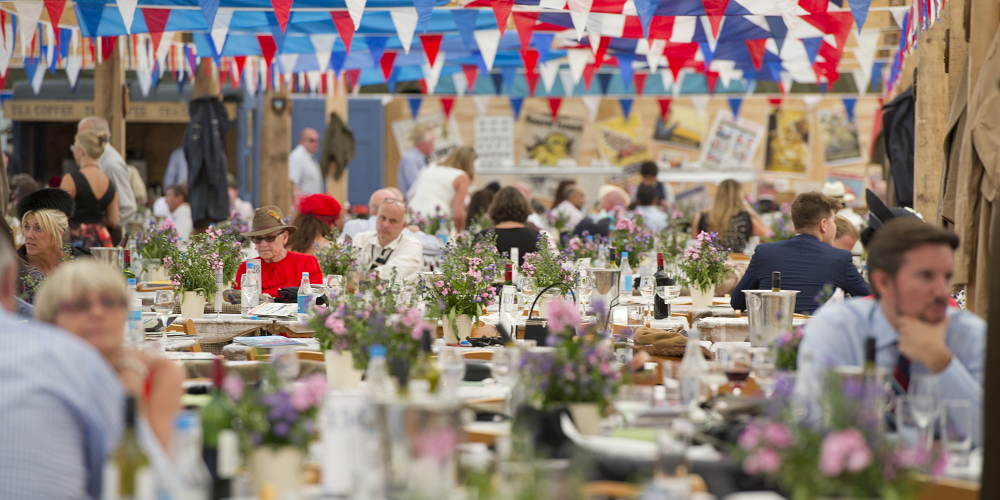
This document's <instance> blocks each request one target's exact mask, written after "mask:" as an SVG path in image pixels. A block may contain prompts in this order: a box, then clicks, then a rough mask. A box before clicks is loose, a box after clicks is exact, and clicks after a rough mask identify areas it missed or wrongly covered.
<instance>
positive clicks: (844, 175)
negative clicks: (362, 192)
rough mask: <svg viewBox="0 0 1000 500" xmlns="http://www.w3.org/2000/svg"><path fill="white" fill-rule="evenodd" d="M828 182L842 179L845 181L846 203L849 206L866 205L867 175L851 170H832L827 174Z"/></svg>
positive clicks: (841, 180) (858, 206)
mask: <svg viewBox="0 0 1000 500" xmlns="http://www.w3.org/2000/svg"><path fill="white" fill-rule="evenodd" d="M826 181H827V182H833V181H840V182H843V183H844V190H845V192H846V196H844V202H845V203H844V204H845V205H847V207H848V208H861V207H863V206H865V199H864V198H865V175H864V174H853V173H849V172H830V173H828V174H827V175H826Z"/></svg>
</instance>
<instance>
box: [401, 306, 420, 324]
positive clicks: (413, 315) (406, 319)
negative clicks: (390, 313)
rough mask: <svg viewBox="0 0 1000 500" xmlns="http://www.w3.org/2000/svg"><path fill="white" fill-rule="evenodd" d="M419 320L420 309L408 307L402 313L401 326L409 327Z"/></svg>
mask: <svg viewBox="0 0 1000 500" xmlns="http://www.w3.org/2000/svg"><path fill="white" fill-rule="evenodd" d="M419 321H420V310H419V309H417V308H410V309H407V310H406V313H405V314H404V315H403V326H406V327H411V326H413V325H416V324H417V323H418V322H419Z"/></svg>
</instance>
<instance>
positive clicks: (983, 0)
mask: <svg viewBox="0 0 1000 500" xmlns="http://www.w3.org/2000/svg"><path fill="white" fill-rule="evenodd" d="M966 8H968V9H970V11H969V50H968V55H969V97H970V98H971V97H972V91H973V90H974V89H975V88H976V83H977V80H978V79H979V69H980V68H981V67H982V65H983V61H984V60H986V51H987V50H989V48H990V45H991V44H992V42H993V35H994V34H996V31H997V26H998V25H1000V3H997V2H996V1H995V0H967V1H966Z"/></svg>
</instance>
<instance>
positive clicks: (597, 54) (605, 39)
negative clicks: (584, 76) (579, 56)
mask: <svg viewBox="0 0 1000 500" xmlns="http://www.w3.org/2000/svg"><path fill="white" fill-rule="evenodd" d="M609 45H611V37H609V36H602V37H601V41H600V42H599V43H598V44H597V50H595V51H594V64H596V65H597V66H598V67H600V66H601V64H602V63H603V62H604V54H605V53H607V52H608V46H609Z"/></svg>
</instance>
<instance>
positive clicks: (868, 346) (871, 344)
mask: <svg viewBox="0 0 1000 500" xmlns="http://www.w3.org/2000/svg"><path fill="white" fill-rule="evenodd" d="M864 370H865V372H871V373H875V337H867V338H865V366H864Z"/></svg>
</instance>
